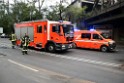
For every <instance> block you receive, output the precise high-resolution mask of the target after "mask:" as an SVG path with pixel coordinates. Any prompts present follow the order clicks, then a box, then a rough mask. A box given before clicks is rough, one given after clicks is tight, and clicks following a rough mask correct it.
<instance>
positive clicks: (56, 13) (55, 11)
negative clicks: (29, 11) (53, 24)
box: [46, 0, 68, 20]
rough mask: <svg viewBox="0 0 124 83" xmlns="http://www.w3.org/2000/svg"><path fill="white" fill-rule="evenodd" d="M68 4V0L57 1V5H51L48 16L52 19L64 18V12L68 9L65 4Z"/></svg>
mask: <svg viewBox="0 0 124 83" xmlns="http://www.w3.org/2000/svg"><path fill="white" fill-rule="evenodd" d="M65 3H66V4H68V3H67V1H66V0H60V1H59V2H56V5H51V6H50V11H48V13H47V15H46V17H47V19H50V20H63V15H62V14H63V13H64V11H65V9H66V7H65V6H64V4H65Z"/></svg>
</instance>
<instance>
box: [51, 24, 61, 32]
mask: <svg viewBox="0 0 124 83" xmlns="http://www.w3.org/2000/svg"><path fill="white" fill-rule="evenodd" d="M52 32H57V33H60V25H53V26H52Z"/></svg>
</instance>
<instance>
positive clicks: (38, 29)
mask: <svg viewBox="0 0 124 83" xmlns="http://www.w3.org/2000/svg"><path fill="white" fill-rule="evenodd" d="M37 33H42V26H41V25H38V26H37Z"/></svg>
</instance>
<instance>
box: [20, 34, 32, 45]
mask: <svg viewBox="0 0 124 83" xmlns="http://www.w3.org/2000/svg"><path fill="white" fill-rule="evenodd" d="M21 43H22V46H28V45H29V43H30V38H29V36H24V37H22V39H21Z"/></svg>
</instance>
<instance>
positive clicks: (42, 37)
mask: <svg viewBox="0 0 124 83" xmlns="http://www.w3.org/2000/svg"><path fill="white" fill-rule="evenodd" d="M14 27H15V34H16V35H17V41H16V44H17V45H21V41H20V39H21V37H23V36H24V34H25V33H26V34H28V35H29V37H30V39H31V42H30V44H29V46H30V47H34V48H38V49H42V48H45V49H46V50H47V51H50V52H55V50H67V49H70V48H72V47H73V46H72V44H73V38H74V28H73V25H72V24H71V23H70V22H67V21H63V22H58V21H48V20H37V21H29V22H28V21H27V22H21V23H16V24H15V25H14Z"/></svg>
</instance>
